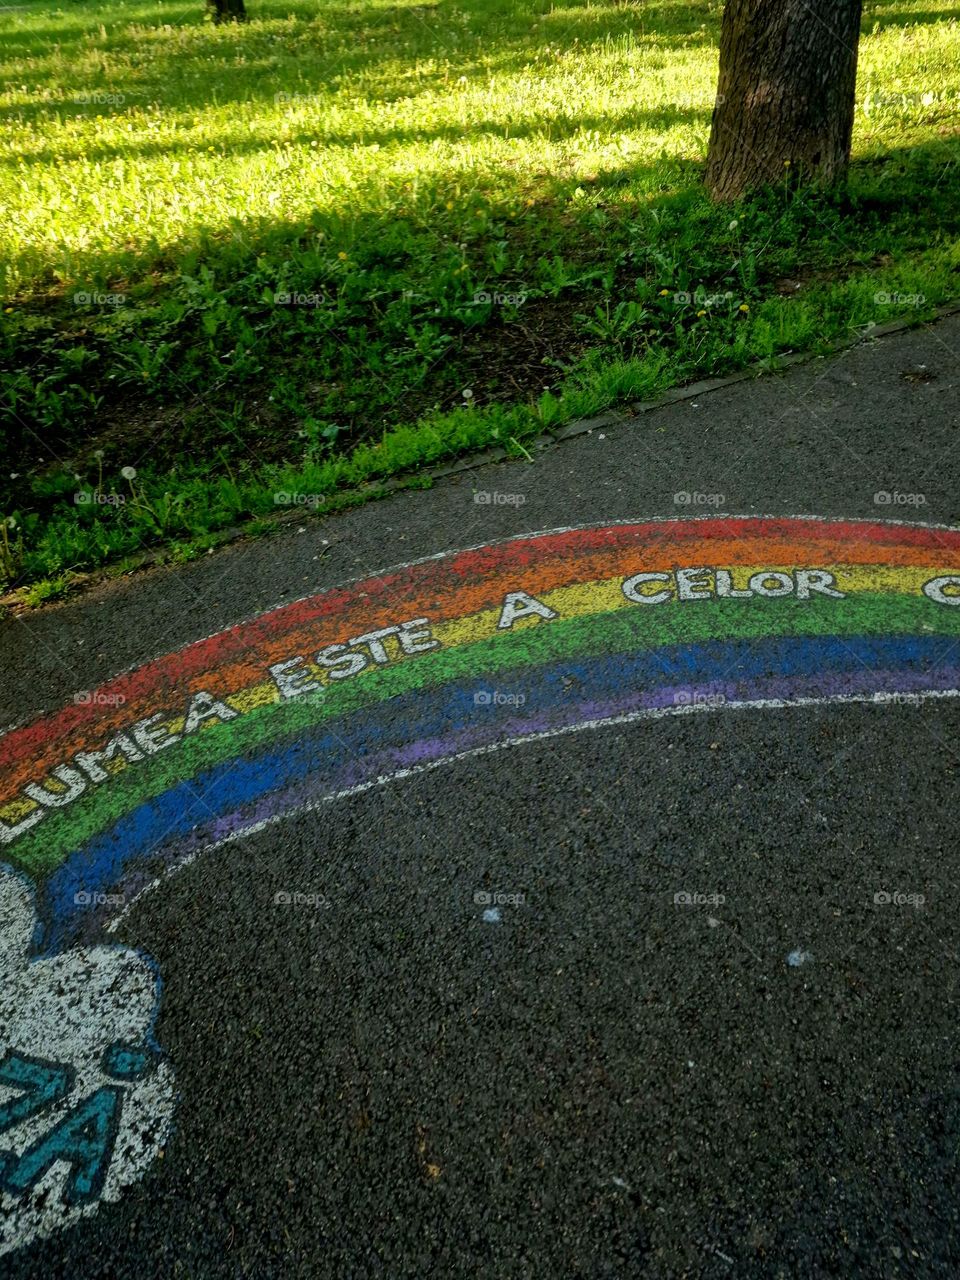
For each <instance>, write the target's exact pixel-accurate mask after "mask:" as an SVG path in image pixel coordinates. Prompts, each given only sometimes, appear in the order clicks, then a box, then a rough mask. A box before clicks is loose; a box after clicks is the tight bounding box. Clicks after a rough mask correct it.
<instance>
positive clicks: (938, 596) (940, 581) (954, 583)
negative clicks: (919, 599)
mask: <svg viewBox="0 0 960 1280" xmlns="http://www.w3.org/2000/svg"><path fill="white" fill-rule="evenodd" d="M944 587H960V574H956V573H954V574H950V575H949V576H948V577H946V578H931V580H930V581H929V582H925V583H924V584H923V594H924V595H925V596H926V597H927V599H928V600H933V601H934V602H935V603H936V604H954V605H960V593H958V594H957V595H955V596H954V595H950V596H948V595H947V594H946V592H945V591H944Z"/></svg>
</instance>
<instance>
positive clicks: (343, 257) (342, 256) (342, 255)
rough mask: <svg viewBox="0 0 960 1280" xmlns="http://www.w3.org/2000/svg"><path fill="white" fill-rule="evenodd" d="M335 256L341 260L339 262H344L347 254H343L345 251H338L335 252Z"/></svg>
mask: <svg viewBox="0 0 960 1280" xmlns="http://www.w3.org/2000/svg"><path fill="white" fill-rule="evenodd" d="M337 257H338V258H339V259H340V261H341V262H346V261H347V254H345V253H338V254H337Z"/></svg>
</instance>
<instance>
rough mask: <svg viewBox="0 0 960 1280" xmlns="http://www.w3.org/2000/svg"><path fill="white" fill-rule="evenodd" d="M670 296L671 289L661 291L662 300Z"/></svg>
mask: <svg viewBox="0 0 960 1280" xmlns="http://www.w3.org/2000/svg"><path fill="white" fill-rule="evenodd" d="M669 296H670V290H669V289H661V290H660V297H661V298H668V297H669Z"/></svg>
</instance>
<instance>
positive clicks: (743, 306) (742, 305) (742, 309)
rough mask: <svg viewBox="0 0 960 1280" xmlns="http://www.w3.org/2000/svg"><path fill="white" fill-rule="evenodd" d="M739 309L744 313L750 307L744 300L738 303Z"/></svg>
mask: <svg viewBox="0 0 960 1280" xmlns="http://www.w3.org/2000/svg"><path fill="white" fill-rule="evenodd" d="M740 310H741V311H743V312H744V313H746V312H747V311H749V310H750V308H749V307H748V306H747V304H746V303H745V302H741V303H740Z"/></svg>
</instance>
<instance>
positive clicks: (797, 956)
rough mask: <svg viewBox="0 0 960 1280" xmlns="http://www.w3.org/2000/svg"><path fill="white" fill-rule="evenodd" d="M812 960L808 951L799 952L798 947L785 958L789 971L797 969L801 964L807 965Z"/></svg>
mask: <svg viewBox="0 0 960 1280" xmlns="http://www.w3.org/2000/svg"><path fill="white" fill-rule="evenodd" d="M812 959H813V956H812V955H811V954H810V952H809V951H801V950H800V949H799V947H798V948H797V950H796V951H791V952H790V954H789V955H788V956H787V964H788V965H789V966H790V968H791V969H799V968H800V966H801V965H802V964H807V963H808V962H809V961H810V960H812Z"/></svg>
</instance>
